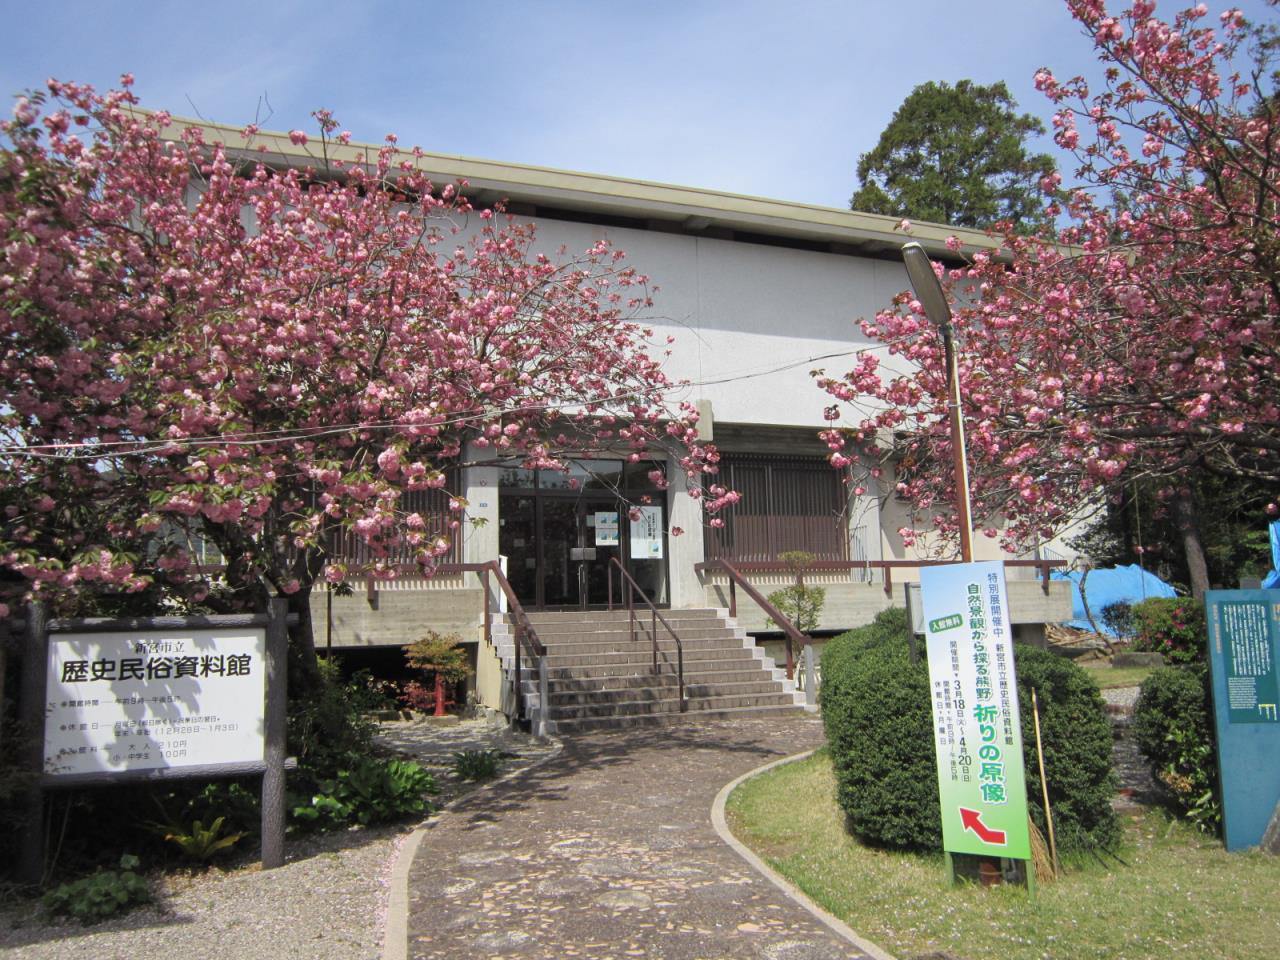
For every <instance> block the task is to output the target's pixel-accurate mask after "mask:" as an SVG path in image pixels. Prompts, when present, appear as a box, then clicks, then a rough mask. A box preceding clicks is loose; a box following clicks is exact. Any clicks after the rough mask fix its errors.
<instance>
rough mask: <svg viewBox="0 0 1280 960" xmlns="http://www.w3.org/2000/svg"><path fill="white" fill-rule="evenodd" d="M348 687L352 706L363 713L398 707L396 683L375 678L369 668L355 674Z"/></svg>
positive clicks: (348, 682)
mask: <svg viewBox="0 0 1280 960" xmlns="http://www.w3.org/2000/svg"><path fill="white" fill-rule="evenodd" d="M346 686H347V693H348V696H349V697H350V700H351V703H352V705H353V706H354V707H355V708H356V709H357V710H359V711H361V712H362V713H377V712H379V711H381V710H394V709H395V708H396V707H397V706H398V704H397V702H396V685H395V682H394V681H391V680H381V679H379V678H378V677H375V676H374V675H373V671H371V670H369V669H368V668H367V667H366V668H363V669H360V670H357V671H356V672H355V673H353V674H352V675H351V677H350V678H349V679H348V680H347V683H346Z"/></svg>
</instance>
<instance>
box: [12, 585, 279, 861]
mask: <svg viewBox="0 0 1280 960" xmlns="http://www.w3.org/2000/svg"><path fill="white" fill-rule="evenodd" d="M288 620H289V614H288V605H287V601H285V600H283V599H280V598H277V599H274V600H272V602H271V608H270V612H269V613H268V614H266V615H261V614H249V615H229V616H208V617H187V618H182V617H153V618H144V619H136V620H134V619H121V620H104V619H90V620H57V621H53V622H48V621H46V619H45V613H44V609H43V607H42V606H41V605H40V604H32V605H31V606H30V607H29V609H28V612H27V618H26V634H27V644H26V656H25V657H24V658H23V677H22V679H23V683H22V709H23V717H24V720H25V722H26V725H27V726H28V728H29V729H30V731H31V732H32V733H37V734H38V733H39V732H40V731H43V736H42V737H41V736H35V737H33V738H32V746H31V755H30V757H29V768H30V770H31V787H30V790H29V793H28V803H27V811H28V821H29V824H30V826H31V828H30V829H29V830H28V831H27V832H26V834H25V835H24V839H23V849H22V854H21V861H20V868H21V873H22V875H23V877H24V879H25V880H27V881H28V882H30V883H33V884H35V883H39V882H40V881H41V878H42V874H43V861H44V848H43V844H44V831H43V829H42V820H43V817H42V815H41V811H42V806H43V795H42V794H43V791H44V790H48V789H55V788H59V787H72V786H80V785H95V784H107V783H117V782H123V781H138V780H158V779H168V778H193V777H201V778H203V777H209V778H212V777H230V776H240V775H251V774H258V775H261V776H262V777H263V789H262V863H263V867H265V868H271V867H277V866H280V865H281V864H282V863H283V862H284V819H285V818H284V771H285V768H286V767H287V766H288V763H287V760H286V757H285V752H286V751H285V726H286V721H285V696H286V686H285V684H286V682H287V680H286V646H287V637H286V628H287V624H288Z"/></svg>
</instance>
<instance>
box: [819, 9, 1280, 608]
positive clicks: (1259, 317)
mask: <svg viewBox="0 0 1280 960" xmlns="http://www.w3.org/2000/svg"><path fill="white" fill-rule="evenodd" d="M1270 2H1271V5H1272V6H1274V5H1275V3H1274V0H1270ZM1067 5H1068V8H1069V10H1070V12H1071V15H1072V16H1073V17H1074V18H1075V20H1076V22H1077V24H1078V25H1079V26H1080V28H1081V29H1082V30H1083V32H1084V33H1085V34H1086V35H1087V36H1088V37H1090V38H1091V40H1092V42H1093V43H1094V46H1095V49H1096V52H1097V55H1098V57H1099V58H1100V60H1101V61H1102V62H1103V63H1104V64H1105V65H1106V68H1107V69H1106V75H1105V81H1104V83H1103V85H1102V87H1101V88H1100V89H1091V88H1090V87H1089V85H1088V84H1087V83H1086V82H1085V81H1084V80H1083V79H1081V78H1079V77H1077V78H1075V79H1072V80H1067V81H1060V80H1059V79H1058V78H1057V77H1056V76H1055V75H1054V74H1053V73H1052V72H1050V71H1049V70H1041V71H1040V72H1039V73H1038V74H1037V75H1036V84H1037V86H1038V87H1039V88H1040V89H1041V90H1042V91H1043V92H1044V93H1045V94H1046V95H1047V96H1048V97H1049V98H1050V100H1051V101H1052V102H1053V104H1054V105H1055V107H1056V111H1057V112H1056V113H1055V115H1054V117H1053V127H1054V130H1055V139H1056V141H1057V143H1058V145H1059V146H1060V147H1062V148H1064V149H1065V150H1068V151H1072V152H1073V153H1074V154H1075V156H1076V158H1077V160H1078V163H1079V168H1078V170H1077V171H1076V177H1077V179H1078V181H1079V186H1077V187H1076V188H1074V189H1068V190H1065V191H1063V190H1062V189H1061V188H1062V184H1061V181H1060V179H1059V177H1058V176H1057V175H1056V174H1055V175H1051V176H1049V177H1046V179H1045V181H1044V182H1043V184H1042V186H1043V188H1044V190H1045V194H1046V205H1047V211H1048V213H1049V214H1050V215H1051V216H1053V217H1055V218H1056V219H1057V221H1058V223H1059V224H1060V225H1062V224H1065V226H1060V227H1059V228H1058V229H1057V230H1056V232H1053V233H1046V234H1043V235H1040V236H1033V237H1026V236H1018V234H1017V233H1016V232H1015V231H1014V230H1013V229H1009V230H1007V231H1004V232H1002V233H999V234H995V235H993V249H992V251H991V253H990V254H980V255H978V256H975V257H974V258H973V260H972V262H969V263H962V262H961V261H960V259H959V257H958V256H957V257H956V259H955V260H954V261H953V262H952V263H951V264H950V265H949V266H947V267H946V268H944V267H943V265H941V264H938V265H936V267H935V268H936V269H937V270H938V272H939V275H940V276H941V277H942V279H943V281H944V285H945V286H947V287H948V288H949V290H950V295H951V296H952V299H953V303H955V304H957V309H956V335H957V338H958V344H959V350H960V377H961V385H962V392H963V396H964V400H963V408H964V414H965V418H966V423H967V429H968V432H969V433H968V440H969V455H970V462H971V471H972V478H971V481H972V493H973V496H974V500H975V513H976V515H977V516H978V517H981V518H985V519H983V520H980V521H975V522H981V523H983V524H984V525H985V526H986V528H987V532H988V533H989V534H990V535H992V536H997V535H999V536H1001V537H1002V538H1003V541H1004V543H1005V545H1006V546H1007V547H1009V548H1010V549H1017V548H1019V547H1024V546H1026V545H1028V543H1029V542H1032V541H1034V540H1035V539H1036V538H1038V537H1041V538H1047V537H1050V536H1052V535H1053V533H1054V531H1055V530H1056V529H1058V528H1059V527H1060V526H1061V525H1062V524H1064V523H1065V522H1067V521H1068V520H1071V519H1073V518H1077V517H1079V516H1080V515H1081V514H1082V512H1085V511H1087V510H1089V509H1090V508H1092V507H1096V506H1098V505H1099V504H1102V503H1105V501H1106V498H1107V497H1108V496H1111V495H1114V494H1115V493H1116V492H1117V491H1118V490H1119V488H1120V487H1121V485H1123V484H1125V483H1127V482H1129V481H1130V480H1133V479H1137V478H1150V480H1149V481H1148V482H1151V483H1154V484H1155V485H1156V486H1157V487H1158V489H1159V491H1160V494H1159V496H1160V498H1161V500H1162V501H1163V502H1164V503H1165V504H1167V506H1168V509H1169V510H1170V511H1171V512H1172V514H1173V515H1174V516H1175V518H1176V519H1177V522H1178V527H1179V529H1180V530H1181V532H1182V537H1183V541H1184V546H1185V548H1186V550H1187V556H1188V564H1189V568H1190V571H1191V580H1192V587H1193V591H1194V592H1196V593H1197V594H1199V593H1201V592H1202V591H1203V590H1204V589H1205V588H1206V587H1207V585H1208V583H1207V576H1206V572H1205V565H1204V559H1203V553H1202V551H1201V547H1200V544H1199V539H1198V536H1197V533H1196V519H1195V511H1194V509H1193V502H1192V498H1191V496H1190V492H1189V489H1188V488H1189V486H1190V484H1189V483H1188V480H1189V478H1192V477H1194V476H1197V475H1205V474H1212V475H1218V476H1221V477H1225V478H1248V479H1250V480H1253V481H1261V482H1264V483H1270V484H1273V485H1274V484H1277V483H1280V380H1278V376H1280V367H1278V364H1280V345H1278V344H1277V336H1276V334H1277V329H1276V312H1277V302H1278V298H1280V286H1278V285H1277V284H1278V282H1280V232H1278V231H1277V226H1278V225H1280V224H1278V222H1277V212H1278V205H1280V204H1278V202H1280V165H1278V161H1280V154H1278V153H1277V137H1278V135H1280V131H1278V130H1277V110H1278V109H1280V104H1278V103H1277V99H1276V95H1275V73H1274V68H1275V53H1276V49H1277V42H1276V30H1275V27H1274V25H1271V24H1261V25H1260V24H1252V23H1250V22H1248V21H1247V20H1246V19H1245V18H1244V16H1243V15H1242V14H1241V13H1240V12H1239V11H1234V10H1232V11H1228V12H1227V13H1224V14H1223V15H1222V16H1221V18H1220V20H1219V21H1218V22H1216V23H1214V22H1211V21H1209V20H1208V19H1207V13H1208V11H1207V9H1206V7H1205V6H1204V5H1203V4H1201V5H1199V6H1196V7H1193V8H1191V9H1188V10H1185V11H1182V12H1181V13H1178V14H1177V15H1176V16H1175V17H1173V18H1172V20H1169V21H1164V20H1160V19H1157V18H1156V17H1155V16H1154V8H1155V4H1154V3H1153V2H1151V0H1135V2H1134V3H1133V5H1132V7H1131V8H1130V9H1128V10H1126V11H1124V12H1123V13H1120V14H1116V15H1113V14H1110V13H1108V11H1107V8H1106V5H1105V4H1104V3H1103V2H1102V0H1068V4H1067ZM954 249H956V250H958V245H955V247H954ZM957 264H960V265H958V266H957ZM863 329H864V330H865V331H866V332H867V333H868V334H869V335H870V336H872V337H873V338H875V339H876V340H878V341H879V342H880V343H882V344H884V345H885V346H886V347H887V349H888V351H889V352H890V353H891V354H895V355H897V356H898V357H900V358H902V359H905V360H906V361H908V364H909V368H910V372H908V373H900V374H897V375H894V374H892V373H886V372H885V371H884V370H882V369H881V364H880V361H879V358H877V357H876V356H874V355H872V354H867V355H864V356H862V357H861V358H860V360H859V363H858V365H857V366H856V367H855V369H853V370H851V371H849V372H848V373H846V374H845V375H843V376H827V375H825V374H823V373H821V372H819V378H820V380H819V382H820V384H821V386H822V387H823V388H824V389H826V390H827V391H828V392H829V393H830V394H831V395H833V396H834V397H836V398H837V399H838V400H840V401H844V402H846V403H848V404H851V405H852V407H853V408H854V409H856V410H857V411H858V412H857V413H854V414H853V419H854V422H852V423H849V422H846V423H845V424H844V425H841V424H839V423H837V422H835V421H836V420H837V419H839V418H840V417H842V416H846V415H847V413H848V411H844V412H842V411H841V410H840V409H836V408H832V409H830V410H829V415H830V416H831V418H832V419H833V422H832V428H831V429H830V430H828V431H827V432H826V434H825V436H826V438H827V440H828V443H829V446H830V447H831V450H832V459H833V461H834V462H836V463H837V464H843V463H845V462H846V461H847V460H848V459H849V457H848V456H847V452H848V451H847V450H846V446H847V445H848V444H850V443H852V444H854V445H855V446H858V445H861V446H875V444H876V443H877V442H879V443H880V445H881V448H883V444H884V438H885V437H886V436H889V437H892V438H893V439H892V440H891V441H890V446H892V447H893V448H894V449H893V451H892V454H891V455H892V456H894V457H896V458H897V459H898V470H899V482H898V484H897V491H898V493H899V495H901V496H903V497H906V498H908V499H910V501H911V502H912V503H913V504H914V505H915V507H916V508H917V509H918V510H919V511H921V512H922V515H923V514H927V515H929V516H930V517H931V522H932V524H933V525H934V526H935V527H936V528H937V529H938V530H939V531H941V532H942V533H944V534H954V533H955V524H956V519H955V513H954V511H953V509H952V507H951V504H952V503H953V496H954V489H953V485H952V473H951V468H950V457H951V453H950V438H949V435H948V432H947V422H946V371H945V367H944V365H943V351H942V344H941V342H940V338H939V336H938V334H937V332H936V331H935V330H933V329H932V328H931V327H930V325H929V323H928V321H927V320H926V318H925V315H924V312H923V310H922V308H921V306H920V304H919V303H918V302H917V301H915V300H914V299H913V298H912V296H911V295H910V293H904V294H902V295H901V296H899V297H898V298H897V300H896V301H895V303H894V305H893V307H892V308H890V309H888V310H885V311H884V312H882V313H880V314H879V315H878V316H876V317H875V318H874V319H873V320H869V321H866V322H864V323H863ZM877 438H879V439H878V440H877ZM904 533H905V535H906V536H907V537H908V538H910V537H911V536H912V535H913V533H914V531H912V530H908V531H904Z"/></svg>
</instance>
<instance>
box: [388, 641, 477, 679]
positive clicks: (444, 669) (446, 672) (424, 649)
mask: <svg viewBox="0 0 1280 960" xmlns="http://www.w3.org/2000/svg"><path fill="white" fill-rule="evenodd" d="M461 642H462V640H461V638H460V637H458V636H457V635H455V634H448V635H447V636H445V635H442V634H439V633H436V632H435V631H434V630H428V631H427V633H426V635H425V636H423V637H422V639H420V640H415V641H414V642H413V643H411V644H409V645H408V646H406V647H405V648H404V658H405V660H406V662H408V664H409V666H411V667H413V668H415V669H417V670H425V671H427V672H428V673H431V674H437V673H439V674H442V675H443V676H444V680H445V683H457V682H458V681H459V680H465V679H467V677H469V676H470V675H471V667H470V666H469V665H468V663H467V651H466V650H465V649H463V648H462V647H461V646H459V644H460V643H461Z"/></svg>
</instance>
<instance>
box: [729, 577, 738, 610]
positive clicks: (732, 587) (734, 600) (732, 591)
mask: <svg viewBox="0 0 1280 960" xmlns="http://www.w3.org/2000/svg"><path fill="white" fill-rule="evenodd" d="M729 616H730V617H732V618H733V619H734V620H737V619H738V582H737V581H736V580H734V578H733V577H732V576H730V577H729Z"/></svg>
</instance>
